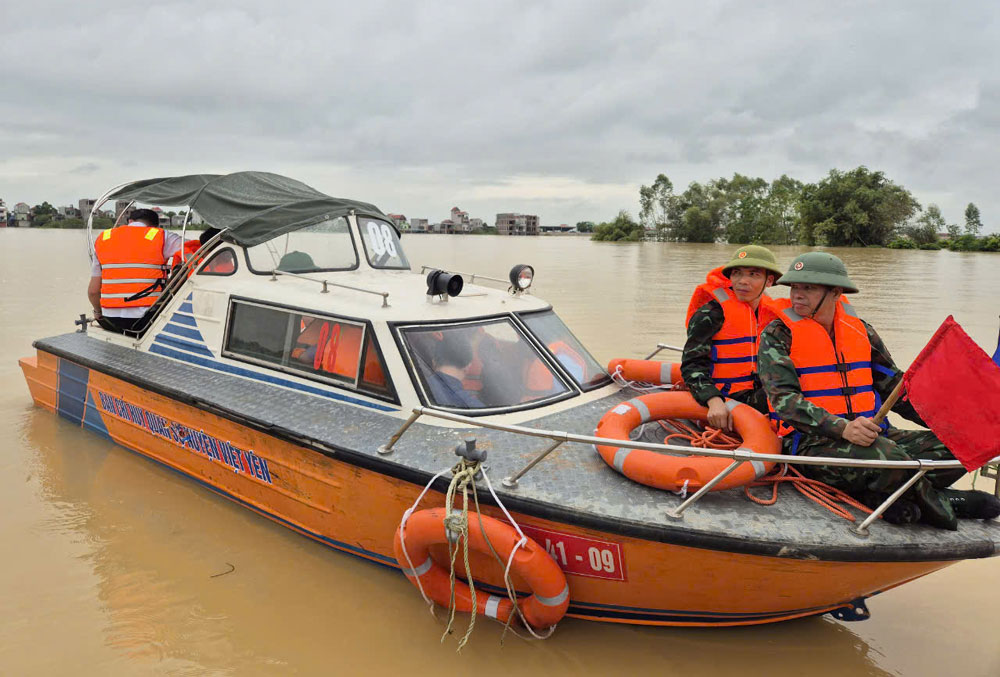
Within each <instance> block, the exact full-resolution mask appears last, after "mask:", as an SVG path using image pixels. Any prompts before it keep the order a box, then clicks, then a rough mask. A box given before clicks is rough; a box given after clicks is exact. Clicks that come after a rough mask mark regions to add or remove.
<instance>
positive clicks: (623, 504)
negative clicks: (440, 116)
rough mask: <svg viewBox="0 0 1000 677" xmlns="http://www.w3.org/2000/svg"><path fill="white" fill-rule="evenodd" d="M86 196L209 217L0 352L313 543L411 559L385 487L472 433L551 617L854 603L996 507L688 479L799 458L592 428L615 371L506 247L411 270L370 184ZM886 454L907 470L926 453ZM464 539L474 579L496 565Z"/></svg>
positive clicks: (753, 614)
mask: <svg viewBox="0 0 1000 677" xmlns="http://www.w3.org/2000/svg"><path fill="white" fill-rule="evenodd" d="M109 200H116V201H122V200H124V201H129V202H133V203H139V204H148V205H161V206H183V207H184V208H185V209H186V214H187V216H186V220H185V225H184V231H185V232H186V230H187V226H188V220H189V219H191V217H192V214H193V213H195V212H196V213H197V214H198V215H199V216H200V217H201V218H202V219H204V221H205V222H206V223H208V224H210V225H211V226H213V227H214V228H216V229H218V232H216V233H215V234H214V235H212V236H211V237H207V238H205V240H206V241H205V242H204V244H202V245H201V247H200V248H199V249H198V250H197V251H196V252H195V253H193V254H191V255H190V256H186V257H185V258H184V260H183V261H182V263H181V264H180V265H179V267H177V268H176V269H174V270H173V271H172V273H171V275H170V278H169V281H168V282H167V283H166V286H165V288H164V289H162V290H159V291H157V292H156V294H157V295H158V298H157V300H156V302H155V304H154V306H153V307H152V309H151V311H150V313H149V317H150V320H149V323H148V325H147V326H146V327H145V328H143V329H142V330H141V331H136V332H131V333H125V334H122V333H117V332H113V331H109V330H106V329H104V328H102V327H100V326H98V325H97V324H96V323H95V322H94V321H93V319H92V318H88V317H86V316H85V315H84V316H81V317H80V319H79V320H77V321H76V323H77V326H78V328H77V329H76V330H75V331H68V332H67V333H65V334H62V335H58V336H52V337H47V338H40V339H38V340H36V341H35V342H34V348H35V354H34V355H32V356H30V357H25V358H22V359H21V360H20V365H21V368H22V370H23V372H24V375H25V379H26V381H27V384H28V387H29V389H30V392H31V397H32V398H33V400H34V402H35V404H37V405H38V406H40V407H43V408H45V409H47V410H49V411H51V412H53V413H56V414H58V415H59V416H61V417H62V418H63V419H66V420H67V421H69V422H71V423H72V424H74V425H77V426H79V427H81V428H84V429H86V431H88V432H89V433H91V434H98V435H102V436H104V437H106V438H108V439H110V440H111V441H113V442H115V443H116V444H117V445H119V446H121V447H124V448H125V449H127V450H129V451H131V452H134V453H137V454H140V455H141V456H143V457H145V458H147V459H149V460H151V461H153V462H156V463H158V464H161V465H163V466H165V467H167V468H170V469H171V470H174V471H176V472H178V473H180V474H181V475H183V476H185V477H187V478H189V479H190V480H193V481H194V482H196V483H197V484H199V485H200V486H202V487H204V489H205V490H208V491H213V492H215V493H217V494H219V495H221V496H224V497H226V498H228V499H230V500H232V501H235V502H236V503H238V504H240V505H243V506H245V507H247V508H249V509H250V510H253V511H254V512H256V513H258V514H260V515H262V516H264V517H266V518H269V519H271V520H274V521H275V522H277V523H279V524H282V525H284V526H286V527H288V528H290V529H293V530H294V531H297V532H299V533H300V534H303V535H305V536H307V537H309V538H312V539H315V540H316V541H319V542H321V543H323V544H325V545H328V546H330V547H332V548H334V549H336V550H338V551H341V552H344V553H348V554H350V555H354V556H357V557H361V558H364V559H367V560H369V561H371V562H373V563H375V564H378V565H383V566H387V567H392V568H395V569H402V570H405V571H407V572H409V573H411V574H412V573H413V571H414V570H415V569H416V568H417V567H415V566H414V565H412V564H408V563H406V562H402V561H400V559H399V558H398V557H397V553H396V551H395V550H394V539H395V535H396V533H397V531H398V530H399V528H400V523H401V521H402V520H403V518H404V515H407V514H410V513H409V512H408V511H411V510H412V509H417V510H433V509H438V508H441V507H443V506H444V505H445V492H446V491H447V489H448V488H449V485H450V482H451V479H452V476H451V472H449V468H452V467H453V466H455V464H456V460H457V458H456V456H455V453H456V447H457V448H458V450H459V452H461V451H462V449H465V450H466V452H471V454H472V455H469V456H467V457H466V458H464V459H462V462H465V461H470V462H471V459H472V458H473V455H474V454H478V456H477V458H482V457H483V456H485V462H484V463H483V464H481V465H479V466H477V470H479V471H481V472H479V473H478V474H476V475H475V476H474V477H475V479H473V480H472V482H473V483H474V484H475V486H477V487H479V491H478V498H479V502H480V505H481V511H482V514H483V515H484V516H486V517H489V518H492V519H495V520H497V521H498V522H502V523H504V524H508V525H510V526H511V528H514V525H517V527H516V528H517V529H520V530H521V531H520V532H519V533H523V535H524V536H525V537H526V538H527V539H530V541H531V542H532V543H533V544H536V545H537V546H538V547H540V548H542V549H544V551H545V552H546V553H548V556H549V557H551V558H552V560H553V561H554V562H555V563H556V564H557V565H558V568H559V569H560V570H561V572H562V575H563V576H564V577H565V580H566V588H567V592H568V594H567V598H568V603H567V604H566V609H565V613H566V615H568V616H569V617H574V618H581V619H589V620H596V621H606V622H614V623H632V624H646V625H665V626H710V627H718V626H734V625H754V624H762V623H772V622H776V621H782V620H788V619H793V618H800V617H805V616H814V615H819V614H825V613H832V614H834V615H835V616H836V617H837V618H841V619H844V620H861V619H864V618H867V617H868V610H867V606H866V602H865V600H867V599H868V598H870V597H872V596H873V595H876V594H879V593H881V592H884V591H887V590H889V589H891V588H893V587H896V586H899V585H902V584H904V583H907V582H909V581H912V580H914V579H917V578H920V577H922V576H925V575H927V574H930V573H932V572H934V571H937V570H939V569H942V568H944V567H947V566H950V565H952V564H955V563H957V562H960V561H962V560H966V559H976V558H987V557H993V556H996V555H997V554H998V552H1000V548H998V546H1000V523H997V522H996V521H990V522H979V521H971V520H963V521H962V522H961V524H960V527H959V529H958V531H956V532H944V531H940V530H936V529H931V528H929V527H924V526H905V527H900V526H894V525H890V524H885V523H881V522H877V521H876V520H875V518H876V517H877V515H878V514H879V513H880V512H881V511H882V510H884V509H885V508H886V507H887V506H888V504H890V503H891V501H892V500H895V498H896V497H898V496H893V497H890V499H889V500H887V502H886V504H884V505H883V506H880V508H879V509H878V510H876V512H875V513H873V514H872V515H871V516H869V517H868V518H865V519H864V520H863V521H862V522H861V523H860V524H857V523H851V522H848V521H845V520H843V519H841V518H838V517H836V516H833V515H832V514H830V513H828V512H826V511H823V510H820V509H817V508H816V506H815V505H813V504H811V503H809V502H808V501H807V500H806V499H804V498H803V497H801V496H800V495H799V494H798V493H797V492H795V491H792V490H791V489H788V488H785V487H782V488H780V490H779V492H778V494H779V498H780V500H779V501H778V502H777V503H776V504H774V505H771V506H765V505H759V504H757V503H754V502H750V501H748V500H747V499H746V497H745V496H744V494H743V492H742V490H741V489H729V490H723V491H714V490H713V489H714V488H716V486H715V485H716V484H718V483H721V482H722V481H723V480H724V479H725V476H726V475H727V474H728V473H730V472H732V471H733V470H735V469H736V468H738V467H741V466H742V467H745V464H748V463H749V464H753V463H755V462H756V461H761V462H762V463H760V465H761V466H763V462H767V463H768V464H769V465H768V467H770V466H771V465H773V464H776V463H782V462H788V461H791V462H793V463H801V462H815V459H813V460H812V461H810V460H807V459H800V458H798V457H795V458H793V459H789V458H785V457H782V456H781V455H780V454H774V453H758V452H757V451H751V450H747V449H742V448H737V449H735V450H693V449H692V448H690V447H686V446H684V445H674V444H665V443H664V442H663V440H662V439H660V438H657V437H656V436H655V435H651V434H646V433H645V432H644V435H643V436H642V437H640V438H639V439H608V438H602V437H599V436H597V435H595V434H594V430H595V426H596V425H597V423H598V422H599V421H600V420H601V419H602V418H603V417H604V416H605V415H606V413H607V412H609V411H618V412H619V413H620V412H623V411H626V410H628V409H629V407H633V408H635V407H637V406H638V405H636V404H635V402H636V401H637V398H636V392H635V391H634V390H633V389H631V388H630V387H629V386H628V385H627V384H625V385H623V384H622V383H620V382H618V381H617V380H616V379H612V378H611V376H610V375H609V374H608V373H607V371H606V370H605V369H604V368H602V366H601V365H600V364H599V363H598V362H597V361H596V360H595V359H594V358H593V357H592V356H591V355H590V353H589V352H588V351H587V349H586V347H585V346H583V344H582V343H581V342H580V341H579V340H578V339H577V338H576V337H575V336H574V335H573V334H572V332H571V331H570V329H569V328H568V327H567V326H566V325H565V324H564V323H563V322H562V320H561V319H560V318H559V316H558V315H557V314H556V312H555V310H554V309H553V308H552V306H551V305H550V304H548V303H546V302H545V301H543V300H542V299H540V298H538V297H537V296H535V295H534V294H533V293H532V290H531V283H532V280H533V279H534V275H535V269H534V267H533V266H531V265H529V264H523V265H519V266H515V267H514V269H512V270H511V271H510V272H509V274H508V275H507V276H506V277H500V276H491V275H486V274H480V273H472V272H456V271H445V270H440V269H431V270H429V271H427V270H420V271H416V270H412V269H411V266H410V264H409V261H408V260H407V257H406V254H405V251H404V247H403V243H402V241H401V240H400V233H399V232H398V231H397V229H396V227H395V226H394V225H393V224H392V223H391V221H390V220H389V219H388V217H387V216H386V215H385V214H384V213H382V211H381V210H379V209H378V208H377V207H376V206H374V205H371V204H368V203H364V202H359V201H354V200H347V199H339V198H332V197H329V196H327V195H325V194H323V193H321V192H320V191H317V190H315V189H313V188H311V187H309V186H307V185H305V184H303V183H300V182H298V181H294V180H292V179H289V178H286V177H282V176H278V175H275V174H269V173H264V172H239V173H235V174H227V175H209V174H201V175H190V176H180V177H168V178H158V179H148V180H142V181H136V182H130V183H127V184H124V185H121V186H117V187H115V188H113V189H111V190H109V191H108V192H107V193H105V194H104V195H103V196H102V197H101V198H100V199H99V200H98V201H97V204H96V205H95V207H94V210H93V211H94V212H96V211H97V209H99V208H100V207H101V205H102V204H104V203H105V202H107V201H109ZM88 234H89V238H88V239H89V241H90V243H91V248H90V250H91V252H92V251H93V246H92V245H93V241H94V237H95V236H94V233H93V231H92V230H91V229H90V228H89V224H88ZM539 269H540V270H541V269H543V267H542V266H539ZM490 272H492V271H490ZM455 353H461V357H460V359H458V362H461V364H459V365H458V367H454V365H452V368H451V369H449V368H448V364H450V363H449V362H448V360H449V359H452V358H453V357H454V354H455ZM650 357H652V356H650ZM456 369H458V371H456ZM668 371H669V369H668ZM602 445H604V446H607V445H612V446H615V447H620V448H622V449H639V450H644V451H652V452H658V453H663V452H667V453H673V454H688V455H690V454H695V455H704V456H707V457H711V458H712V459H713V460H714V461H718V459H720V458H722V459H726V462H724V463H722V466H725V469H724V470H722V472H719V473H718V475H717V476H716V477H715V478H714V479H712V480H710V481H705V482H701V483H700V484H696V485H693V486H691V487H690V489H691V491H690V492H689V494H688V495H686V496H677V495H675V494H673V493H671V492H669V491H663V490H661V489H657V488H654V487H649V486H645V485H643V484H639V483H637V482H634V481H632V480H630V479H629V478H627V477H625V476H624V475H623V474H621V473H620V472H617V471H616V468H615V467H613V465H614V464H613V463H605V461H604V460H603V459H602V457H601V456H600V455H599V454H598V453H596V451H595V447H599V446H602ZM831 462H833V461H831ZM835 462H836V463H841V464H844V463H846V462H845V461H842V460H839V459H838V460H836V461H835ZM855 463H856V464H863V463H864V462H855ZM954 463H957V462H954ZM942 464H946V462H939V463H937V464H936V465H935V467H938V466H941V465H942ZM894 465H897V466H899V467H905V468H909V469H912V470H913V473H914V474H913V477H914V478H916V477H918V476H919V475H920V474H921V473H922V472H925V471H926V470H927V468H928V467H929V466H928V464H927V463H924V464H922V465H921V464H920V463H917V462H909V463H906V462H894ZM932 465H933V464H932ZM471 476H472V475H470V477H471ZM490 477H492V478H494V480H493V481H488V480H489V478H490ZM500 478H503V480H502V481H498V480H500ZM484 482H486V483H487V484H489V487H486V485H485V484H484ZM487 488H488V489H489V490H487ZM687 488H688V487H686V486H685V487H684V489H687ZM899 493H901V492H899ZM442 533H443V532H442ZM430 552H431V553H432V555H433V557H434V559H435V560H436V561H437V564H438V565H440V566H447V563H446V562H445V558H446V553H444V554H442V552H441V551H440V549H438V550H437V551H435V550H434V549H433V548H431V550H430ZM435 553H436V554H435ZM511 556H512V557H513V555H511ZM470 561H471V563H472V566H471V569H472V571H473V574H474V577H475V578H476V579H477V580H479V581H480V582H481V584H482V586H483V589H485V590H487V591H488V592H489V593H490V595H491V596H492V595H493V593H497V595H500V594H501V592H502V591H503V590H504V587H505V583H507V582H511V579H505V573H504V571H503V567H502V566H499V565H498V563H497V562H494V561H491V560H490V559H489V558H487V557H484V556H481V554H480V553H473V558H472V559H471V560H470ZM417 564H419V563H417ZM512 585H513V587H514V588H516V592H518V593H522V594H527V593H529V592H531V590H530V589H526V588H525V585H524V580H523V579H522V578H520V577H514V578H513V580H512ZM491 599H492V597H491ZM418 600H419V595H417V594H415V595H414V603H417V602H418Z"/></svg>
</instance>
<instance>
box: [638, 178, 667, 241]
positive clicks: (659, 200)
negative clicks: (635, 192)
mask: <svg viewBox="0 0 1000 677" xmlns="http://www.w3.org/2000/svg"><path fill="white" fill-rule="evenodd" d="M673 199H674V184H673V183H671V182H670V179H668V178H667V176H666V174H660V175H658V176H657V177H656V180H655V181H653V185H651V186H641V187H640V188H639V223H641V224H642V225H643V226H644V227H646V228H647V229H649V230H656V231H658V232H659V231H662V230H663V229H664V228H665V227H666V225H667V219H668V216H669V212H670V203H671V201H672V200H673Z"/></svg>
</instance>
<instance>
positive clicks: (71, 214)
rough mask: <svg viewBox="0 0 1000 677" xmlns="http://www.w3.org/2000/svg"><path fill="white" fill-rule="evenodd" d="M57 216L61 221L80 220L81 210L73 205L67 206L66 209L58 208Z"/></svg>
mask: <svg viewBox="0 0 1000 677" xmlns="http://www.w3.org/2000/svg"><path fill="white" fill-rule="evenodd" d="M56 214H58V216H59V218H61V219H75V218H79V216H80V210H79V209H77V208H76V207H74V206H73V205H66V206H65V207H57V208H56Z"/></svg>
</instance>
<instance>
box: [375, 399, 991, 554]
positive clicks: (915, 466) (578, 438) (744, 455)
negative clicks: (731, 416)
mask: <svg viewBox="0 0 1000 677" xmlns="http://www.w3.org/2000/svg"><path fill="white" fill-rule="evenodd" d="M421 416H430V417H432V418H439V419H443V420H445V421H452V422H454V423H464V424H467V425H470V426H474V427H478V428H486V429H489V430H499V431H501V432H508V433H515V434H517V435H524V436H526V437H540V438H544V439H548V440H551V442H552V443H551V444H549V445H548V446H547V447H546V448H545V449H543V450H542V451H541V452H540V453H539V454H537V455H536V456H535V457H534V458H533V459H532V460H531V461H530V462H528V464H527V465H525V466H524V467H523V468H521V469H520V470H518V471H517V472H516V473H514V474H513V475H510V476H508V477H505V478H504V480H503V484H504V486H506V487H507V488H508V489H512V490H513V489H516V487H517V482H518V480H519V479H520V478H521V477H523V476H524V475H525V474H526V473H527V472H528V471H530V470H531V469H532V468H534V467H535V466H536V465H538V463H540V462H541V461H542V460H543V459H544V458H545V457H547V456H548V455H549V454H551V453H552V452H553V451H555V450H556V449H558V448H559V447H560V446H562V445H563V444H565V443H576V444H585V445H594V446H598V445H600V446H611V447H618V448H625V449H645V450H647V451H660V452H663V451H668V452H672V453H679V454H684V455H686V456H710V457H714V458H728V459H731V460H732V463H730V464H729V466H727V467H726V468H725V469H724V470H722V472H720V473H719V474H718V475H716V476H715V477H714V478H712V479H711V480H710V481H709V482H707V483H706V484H705V485H704V486H702V487H701V488H700V489H698V490H697V491H696V492H695V493H693V494H692V495H691V496H689V497H687V498H686V499H685V500H684V501H682V502H681V504H680V505H678V506H677V507H676V508H674V509H672V510H670V511H668V512H667V515H668V516H670V517H672V518H675V519H682V518H683V515H684V512H685V511H686V510H687V509H688V508H690V507H691V506H692V505H694V504H695V503H697V502H698V501H699V500H701V498H702V497H703V496H704V495H705V494H707V493H708V492H709V491H711V490H712V488H713V487H714V486H716V485H717V484H718V483H719V482H721V481H722V480H723V479H724V478H726V477H727V476H728V475H729V474H730V473H732V472H733V471H734V470H736V468H738V467H739V466H740V465H742V464H743V463H747V462H750V461H764V462H768V461H770V462H774V463H788V464H791V465H826V466H835V467H843V468H877V469H893V470H914V471H915V472H914V474H913V477H911V478H910V479H909V480H908V481H907V482H906V483H905V484H903V485H902V486H901V487H900V488H899V489H897V490H896V491H895V492H893V494H892V495H891V496H889V497H888V498H887V499H886V500H885V501H884V502H883V503H882V504H881V505H879V506H878V507H877V508H875V509H874V511H873V512H872V513H871V515H869V516H868V517H867V518H865V520H864V521H863V522H861V524H859V525H858V526H857V527H855V528H853V529H851V531H852V532H853V533H855V534H856V535H858V536H867V534H868V527H869V526H870V525H871V524H872V522H874V521H875V520H876V519H878V518H879V517H880V516H881V515H882V513H884V512H885V511H886V510H887V509H888V508H889V507H890V506H891V505H892V504H893V503H895V502H896V500H897V499H898V498H899V497H900V496H902V495H903V494H904V493H906V491H907V490H908V489H909V488H910V487H912V486H913V485H914V484H915V483H916V482H917V480H919V479H920V478H921V477H923V476H924V475H925V474H927V473H928V472H930V471H931V470H942V469H951V468H961V467H962V464H961V463H960V462H959V461H926V460H912V461H879V460H868V459H843V458H832V457H828V456H786V455H784V454H758V453H757V452H755V451H751V450H749V449H745V448H739V449H732V450H729V449H707V448H706V449H703V448H695V447H684V446H679V445H676V444H658V443H655V442H637V441H633V440H618V439H611V438H607V437H596V436H593V435H577V434H575V433H568V432H563V431H559V430H544V429H541V428H528V427H526V426H520V425H512V424H506V423H494V422H492V421H486V420H483V419H481V418H473V417H470V416H463V415H461V414H454V413H452V412H449V411H442V410H440V409H434V408H433V407H415V408H414V409H413V410H412V413H411V414H410V417H409V418H407V419H406V421H405V422H404V423H403V425H402V426H401V427H400V428H399V430H397V431H396V432H395V433H394V434H393V435H392V437H391V438H390V439H389V442H388V443H387V444H384V445H382V446H381V447H379V448H378V452H379V453H380V454H383V455H384V454H391V453H392V452H393V451H394V448H395V445H396V444H397V443H398V442H399V440H400V438H401V437H402V436H403V435H404V434H405V433H406V431H407V430H409V428H410V426H412V425H413V424H414V423H416V421H417V419H419V418H420V417H421ZM998 462H1000V456H998V457H996V458H994V459H992V460H991V461H990V463H998Z"/></svg>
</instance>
